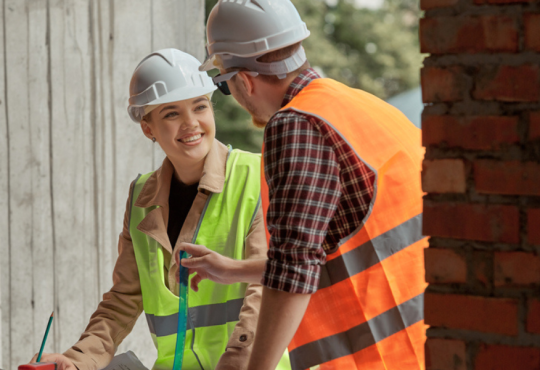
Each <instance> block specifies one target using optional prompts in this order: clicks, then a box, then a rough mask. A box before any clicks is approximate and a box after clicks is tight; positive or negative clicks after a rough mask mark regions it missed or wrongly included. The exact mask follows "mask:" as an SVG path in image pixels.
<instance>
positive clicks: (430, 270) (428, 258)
mask: <svg viewBox="0 0 540 370" xmlns="http://www.w3.org/2000/svg"><path fill="white" fill-rule="evenodd" d="M424 259H425V266H426V282H428V283H435V284H436V283H466V282H467V263H466V262H465V258H464V257H463V256H461V255H459V254H458V253H456V252H454V251H453V250H451V249H437V248H427V249H425V250H424Z"/></svg>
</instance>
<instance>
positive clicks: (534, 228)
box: [527, 208, 540, 245]
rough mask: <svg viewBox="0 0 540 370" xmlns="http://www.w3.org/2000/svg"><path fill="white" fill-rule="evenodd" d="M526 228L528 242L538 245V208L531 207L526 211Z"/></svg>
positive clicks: (539, 241) (539, 219) (539, 216)
mask: <svg viewBox="0 0 540 370" xmlns="http://www.w3.org/2000/svg"><path fill="white" fill-rule="evenodd" d="M527 229H528V234H527V240H528V242H529V243H530V244H536V245H540V209H538V208H532V209H529V210H528V211H527Z"/></svg>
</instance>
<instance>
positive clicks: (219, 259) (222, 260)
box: [174, 243, 238, 292]
mask: <svg viewBox="0 0 540 370" xmlns="http://www.w3.org/2000/svg"><path fill="white" fill-rule="evenodd" d="M176 249H177V250H175V251H174V258H175V259H176V264H177V265H178V266H180V260H179V259H180V251H185V252H187V253H189V254H191V257H190V258H184V259H183V260H182V266H184V267H187V268H188V269H189V273H190V274H193V273H197V275H195V276H194V277H193V278H192V279H191V289H193V290H194V291H196V292H197V291H198V290H199V283H200V282H201V280H203V279H209V280H211V281H213V282H215V283H218V284H232V283H235V282H236V280H234V279H233V278H231V277H232V276H233V275H234V272H233V271H234V270H235V266H236V264H237V262H238V261H236V260H233V259H230V258H228V257H224V256H222V255H221V254H219V253H216V252H214V251H212V250H210V249H208V248H206V247H205V246H203V245H196V244H191V243H180V244H179V245H178V246H177V247H176ZM176 282H177V283H179V282H180V269H178V271H177V272H176Z"/></svg>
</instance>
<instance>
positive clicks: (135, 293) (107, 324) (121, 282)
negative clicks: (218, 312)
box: [64, 140, 267, 370]
mask: <svg viewBox="0 0 540 370" xmlns="http://www.w3.org/2000/svg"><path fill="white" fill-rule="evenodd" d="M227 153H228V149H227V147H226V146H225V145H223V144H221V143H220V142H218V141H217V140H215V141H214V144H213V146H212V148H211V150H210V152H209V153H208V156H207V157H206V161H205V164H204V170H203V175H202V177H201V180H200V181H199V192H198V194H197V196H196V197H195V200H194V201H193V206H192V207H191V209H190V211H189V214H188V216H187V218H186V221H185V223H184V226H183V227H182V230H181V232H180V235H179V237H178V241H177V244H178V243H180V242H188V243H190V242H191V241H192V239H193V235H194V233H195V228H196V226H197V223H198V222H199V218H200V217H201V213H202V211H203V207H204V205H205V203H206V200H207V198H208V196H209V193H210V192H213V193H219V192H221V191H222V190H223V185H224V181H225V164H226V160H227ZM173 173H174V167H173V165H172V164H171V162H170V161H169V160H168V159H167V158H165V160H164V161H163V165H162V166H161V168H160V169H158V170H157V171H156V172H154V173H153V174H152V176H150V178H149V179H148V181H147V182H146V184H145V186H144V187H143V189H142V191H141V193H140V195H139V197H138V198H137V200H136V202H135V205H136V206H137V207H144V208H145V207H150V206H155V205H159V206H160V208H158V209H160V210H161V212H150V213H149V214H148V215H147V216H146V218H145V219H144V220H143V221H142V222H141V223H140V224H139V226H138V229H139V230H140V231H142V232H143V233H145V234H146V235H148V236H150V237H151V238H153V239H155V240H156V241H157V242H158V243H159V244H160V245H161V246H162V247H163V253H164V266H163V268H164V269H165V276H168V281H166V284H168V288H169V289H170V290H171V291H172V292H178V287H177V284H176V278H175V274H176V270H177V268H178V267H177V265H176V262H175V259H174V258H172V250H173V249H172V248H171V244H170V241H169V237H168V236H167V222H168V216H169V189H170V184H171V178H172V175H173ZM131 187H133V184H131ZM130 194H131V190H130ZM128 222H129V198H128V202H127V205H126V213H125V215H124V227H123V230H122V233H121V234H120V237H119V242H118V259H117V261H116V265H115V267H114V271H113V286H112V288H111V290H110V291H109V292H107V293H105V294H104V295H103V300H102V301H101V302H100V304H99V306H98V308H97V310H96V311H95V312H94V314H93V315H92V317H91V318H90V323H89V324H88V326H87V328H86V330H85V332H84V333H83V334H82V336H81V338H80V340H79V342H77V344H75V345H74V346H73V347H72V348H70V349H69V350H68V351H66V352H65V353H64V355H65V356H67V357H68V358H70V359H71V360H72V361H73V362H74V364H75V366H77V367H78V368H79V370H87V369H88V370H97V369H101V368H103V367H105V366H106V365H107V364H108V363H109V362H110V361H111V359H112V357H113V356H114V354H115V351H116V348H117V347H118V345H119V344H120V343H121V342H122V341H123V340H124V338H125V337H126V336H127V335H128V334H129V333H130V332H131V330H132V328H133V326H134V325H135V322H136V321H137V318H138V317H139V315H140V314H141V313H142V311H143V304H142V295H141V286H140V282H139V272H138V270H137V264H136V261H135V253H134V251H133V245H132V243H131V237H130V235H129V225H128ZM245 248H246V251H245V255H246V258H251V259H254V258H266V250H267V246H266V234H265V230H264V222H263V215H262V210H261V209H259V211H258V214H257V215H256V217H255V220H254V222H253V225H252V226H251V229H250V231H249V234H248V236H247V238H246V243H245ZM261 293H262V288H261V286H260V285H258V284H251V285H249V286H248V289H247V291H246V296H245V299H244V306H243V307H242V310H241V312H240V321H239V322H238V323H237V324H236V328H235V330H234V332H233V334H232V336H231V338H230V339H229V342H228V345H227V350H226V352H225V353H224V354H223V355H222V356H221V359H220V362H219V365H218V366H219V368H220V369H244V368H247V365H248V361H249V356H250V354H251V349H252V342H253V338H254V334H255V329H256V325H257V319H258V316H259V308H260V303H261V302H260V301H261ZM176 294H178V293H176ZM148 335H150V334H148ZM240 336H245V337H243V338H242V339H245V338H246V337H247V340H244V341H240Z"/></svg>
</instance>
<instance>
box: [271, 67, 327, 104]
mask: <svg viewBox="0 0 540 370" xmlns="http://www.w3.org/2000/svg"><path fill="white" fill-rule="evenodd" d="M317 78H321V76H320V75H319V74H318V73H317V72H316V71H315V70H314V69H313V68H308V69H306V70H303V71H302V72H301V73H300V74H299V75H298V76H297V77H296V78H295V79H294V80H293V82H292V83H291V84H290V85H289V88H288V89H287V92H286V93H285V96H284V97H283V102H282V103H281V107H282V108H283V107H284V106H286V105H287V104H289V103H290V102H291V100H293V98H294V97H295V96H296V95H298V93H299V92H300V91H302V89H303V88H304V87H306V86H307V85H309V83H310V82H311V81H313V80H316V79H317Z"/></svg>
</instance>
